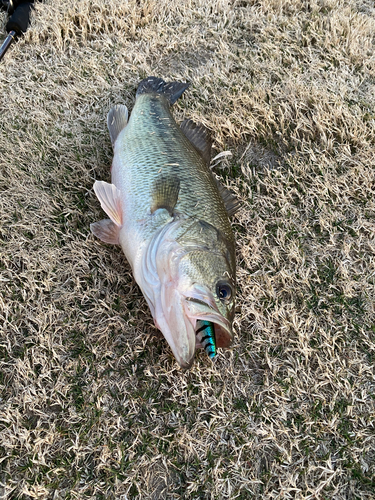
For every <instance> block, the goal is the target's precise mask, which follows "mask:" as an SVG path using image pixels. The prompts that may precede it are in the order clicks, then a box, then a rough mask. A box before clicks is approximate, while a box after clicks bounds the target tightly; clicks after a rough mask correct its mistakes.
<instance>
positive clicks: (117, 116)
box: [107, 104, 129, 146]
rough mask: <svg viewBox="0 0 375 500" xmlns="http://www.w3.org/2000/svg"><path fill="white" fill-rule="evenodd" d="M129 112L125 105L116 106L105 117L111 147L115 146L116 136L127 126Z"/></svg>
mask: <svg viewBox="0 0 375 500" xmlns="http://www.w3.org/2000/svg"><path fill="white" fill-rule="evenodd" d="M128 119H129V112H128V108H127V107H126V106H125V104H117V105H116V106H115V107H114V108H112V109H111V110H110V111H109V113H108V115H107V126H108V130H109V135H110V136H111V142H112V146H114V145H115V142H116V139H117V136H118V135H119V133H120V132H121V130H122V129H123V128H125V127H126V125H127V124H128Z"/></svg>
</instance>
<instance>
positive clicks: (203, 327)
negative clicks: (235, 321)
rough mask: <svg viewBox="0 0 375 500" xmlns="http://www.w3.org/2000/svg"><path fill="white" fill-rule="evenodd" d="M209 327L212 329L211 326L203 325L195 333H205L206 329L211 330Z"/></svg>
mask: <svg viewBox="0 0 375 500" xmlns="http://www.w3.org/2000/svg"><path fill="white" fill-rule="evenodd" d="M209 327H210V325H209V324H207V325H203V326H201V327H200V328H198V330H197V331H196V332H195V333H196V334H197V333H200V332H203V330H205V329H206V328H209Z"/></svg>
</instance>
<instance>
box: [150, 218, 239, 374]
mask: <svg viewBox="0 0 375 500" xmlns="http://www.w3.org/2000/svg"><path fill="white" fill-rule="evenodd" d="M183 222H184V221H183ZM183 222H181V221H180V222H179V223H175V227H174V229H175V231H172V230H169V231H168V232H166V233H165V234H164V235H163V237H159V241H158V244H157V249H156V250H154V251H153V252H151V253H153V255H154V269H155V273H154V275H155V274H156V275H157V280H156V281H157V282H158V283H159V286H158V287H157V288H156V287H155V286H154V293H153V297H152V298H151V300H150V299H149V300H148V301H149V303H152V307H151V311H152V313H153V316H154V320H155V324H156V326H157V327H158V328H159V329H160V330H161V331H162V333H163V335H164V337H165V338H166V340H167V342H168V343H169V345H170V347H171V349H172V352H173V354H174V356H175V358H176V360H177V362H178V363H179V365H180V366H181V367H182V368H189V367H190V366H191V365H192V363H193V360H194V355H195V351H196V348H197V347H198V346H197V341H196V333H195V332H196V324H197V321H198V320H206V321H210V322H212V323H214V326H215V337H216V345H217V347H229V346H230V345H231V343H232V339H233V332H232V322H233V316H234V308H235V260H234V244H233V243H232V242H231V241H227V239H226V238H224V237H223V235H222V234H221V233H220V232H219V231H217V230H216V229H215V228H214V227H213V226H212V225H210V224H208V223H206V222H204V221H196V220H194V221H188V222H185V223H183ZM172 228H173V225H172V226H171V229H172ZM149 260H150V259H149ZM154 282H155V280H154ZM149 297H150V294H149Z"/></svg>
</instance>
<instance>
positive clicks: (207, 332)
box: [195, 320, 217, 359]
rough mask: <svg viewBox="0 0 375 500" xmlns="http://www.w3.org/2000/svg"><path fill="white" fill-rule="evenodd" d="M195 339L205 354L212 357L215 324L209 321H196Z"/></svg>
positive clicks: (213, 353)
mask: <svg viewBox="0 0 375 500" xmlns="http://www.w3.org/2000/svg"><path fill="white" fill-rule="evenodd" d="M195 333H196V335H197V340H198V342H199V343H201V344H202V346H203V348H204V350H205V351H206V353H207V355H208V356H209V357H210V358H211V359H213V358H214V357H215V356H216V354H217V351H216V338H215V325H214V324H213V323H211V321H203V320H199V321H197V331H196V332H195Z"/></svg>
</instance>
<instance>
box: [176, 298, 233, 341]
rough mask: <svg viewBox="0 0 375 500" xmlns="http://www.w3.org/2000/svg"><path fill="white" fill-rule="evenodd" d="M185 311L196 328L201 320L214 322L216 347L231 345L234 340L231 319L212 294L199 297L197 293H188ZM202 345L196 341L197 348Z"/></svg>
mask: <svg viewBox="0 0 375 500" xmlns="http://www.w3.org/2000/svg"><path fill="white" fill-rule="evenodd" d="M185 298H186V300H185V312H186V315H187V316H188V318H189V320H190V321H191V323H192V324H193V325H194V329H195V328H196V322H197V321H199V320H203V321H210V322H211V323H213V324H214V328H215V339H216V347H230V346H231V344H232V342H233V330H232V325H231V323H230V321H229V320H228V319H227V318H225V317H224V316H223V315H222V314H221V313H220V311H219V309H218V307H217V305H216V303H215V300H214V299H213V296H212V294H207V293H205V294H204V297H198V296H197V295H196V294H191V295H187V296H186V297H185ZM199 347H202V346H201V345H200V344H199V343H198V342H196V348H199Z"/></svg>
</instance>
